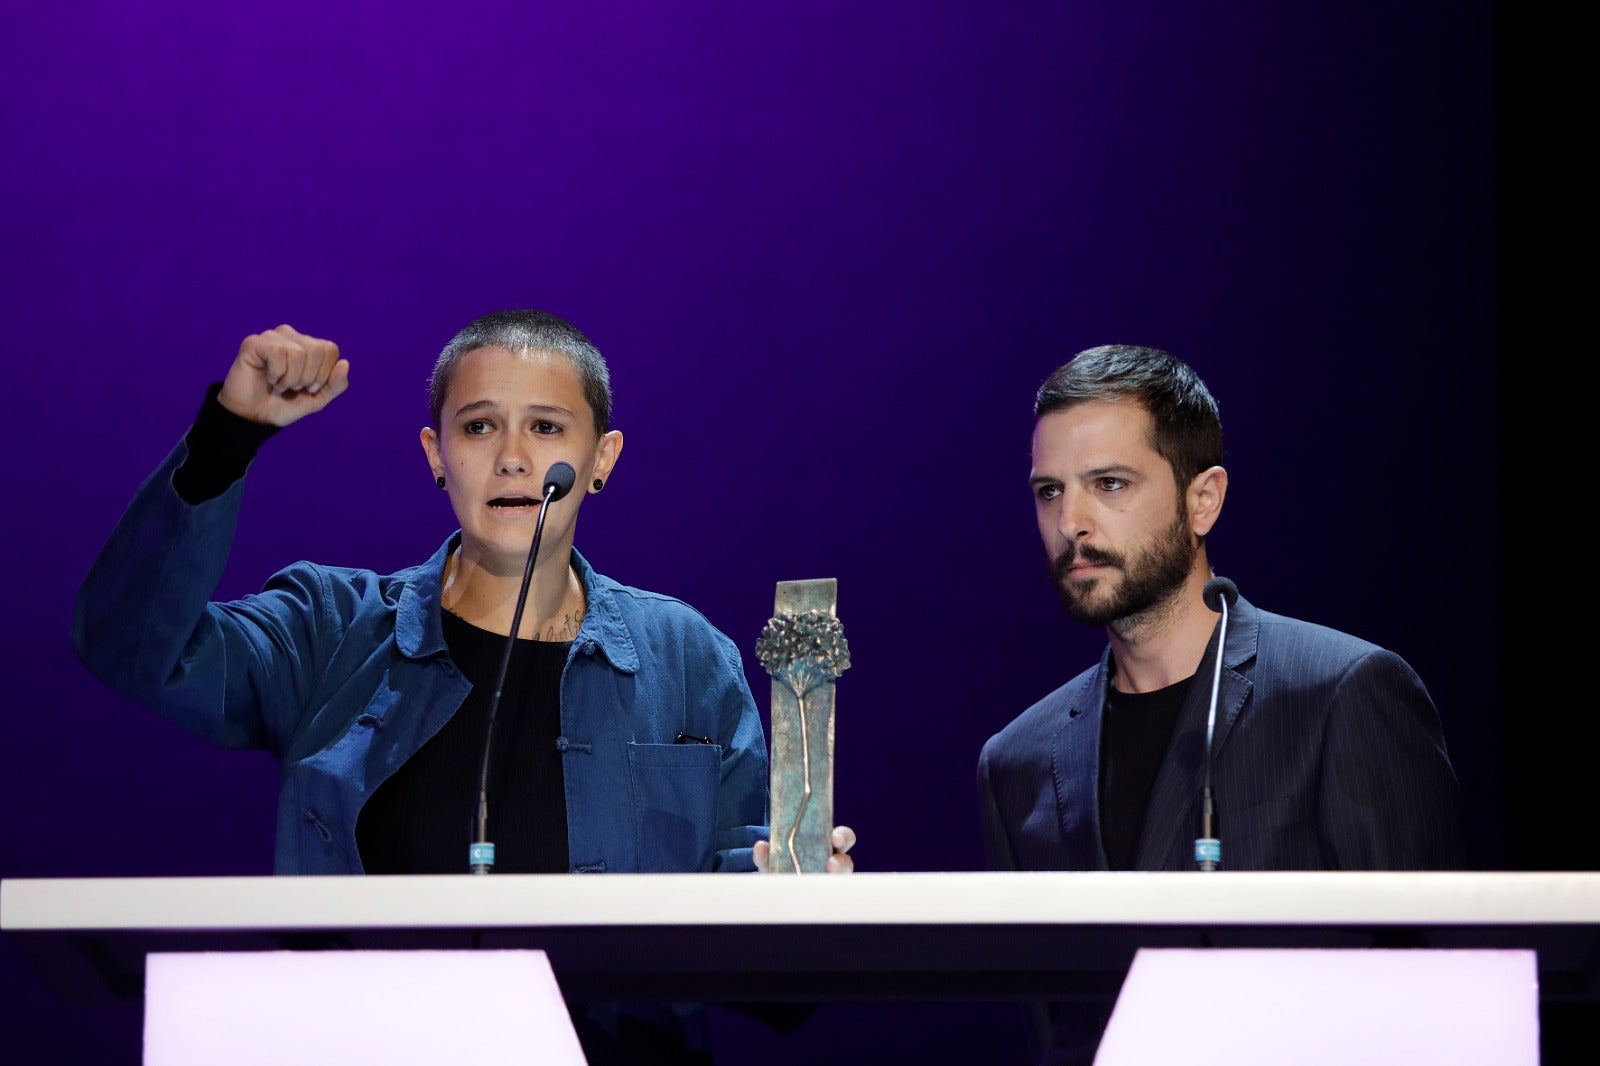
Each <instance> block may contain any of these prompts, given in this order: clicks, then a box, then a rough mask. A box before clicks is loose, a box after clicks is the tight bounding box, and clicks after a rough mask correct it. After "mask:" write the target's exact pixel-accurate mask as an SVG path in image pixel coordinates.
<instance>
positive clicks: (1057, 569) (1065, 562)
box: [1050, 544, 1122, 582]
mask: <svg viewBox="0 0 1600 1066" xmlns="http://www.w3.org/2000/svg"><path fill="white" fill-rule="evenodd" d="M1079 560H1082V561H1083V562H1086V563H1090V564H1092V565H1094V566H1116V567H1120V566H1121V565H1122V556H1120V555H1118V554H1117V553H1116V552H1109V551H1106V550H1105V549H1103V548H1096V547H1094V546H1092V545H1089V544H1074V545H1071V546H1069V547H1067V548H1065V549H1063V550H1062V552H1061V554H1060V555H1057V556H1056V557H1055V559H1053V560H1052V561H1051V563H1050V574H1051V576H1052V577H1054V578H1055V579H1056V581H1057V582H1060V581H1062V580H1063V579H1064V578H1065V577H1066V576H1067V571H1068V570H1070V569H1071V568H1072V565H1073V564H1074V563H1076V562H1078V561H1079Z"/></svg>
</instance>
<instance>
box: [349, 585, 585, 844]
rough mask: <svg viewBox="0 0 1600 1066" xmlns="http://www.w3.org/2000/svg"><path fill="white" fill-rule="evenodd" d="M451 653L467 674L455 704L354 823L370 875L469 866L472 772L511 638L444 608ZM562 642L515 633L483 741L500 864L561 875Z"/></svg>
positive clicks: (478, 764) (476, 770) (473, 828)
mask: <svg viewBox="0 0 1600 1066" xmlns="http://www.w3.org/2000/svg"><path fill="white" fill-rule="evenodd" d="M443 618H444V639H445V643H446V644H447V645H448V646H449V648H450V658H451V659H453V660H454V661H455V664H456V665H457V666H459V667H460V668H461V672H462V674H463V675H464V676H465V677H466V678H467V680H468V681H471V682H472V692H471V693H469V694H468V696H467V698H466V700H465V701H464V702H463V703H462V705H461V708H460V710H458V711H456V713H455V714H454V715H453V716H451V718H450V720H449V721H448V722H446V723H445V724H444V727H443V728H442V729H440V730H439V732H438V733H436V734H434V735H433V736H432V737H431V738H429V740H428V742H427V743H425V744H423V745H422V747H421V749H420V750H418V751H417V753H416V754H415V755H413V756H412V757H411V758H409V759H407V760H406V761H405V763H404V764H403V765H402V766H401V767H400V768H399V769H397V770H396V771H395V772H394V773H393V775H391V776H390V777H389V778H388V779H387V780H386V781H384V782H383V784H381V785H379V786H378V789H377V791H376V792H374V793H373V794H372V796H371V797H369V798H368V800H367V804H366V806H365V807H363V808H362V809H361V815H360V818H359V819H358V820H357V822H356V843H357V844H358V845H359V847H360V849H361V866H362V868H363V869H364V870H365V871H366V872H367V873H369V874H432V873H466V872H468V871H469V870H470V869H471V866H470V864H469V863H468V861H467V848H468V846H469V845H470V844H471V843H472V841H473V840H474V839H475V838H476V836H477V818H478V781H479V775H480V773H481V769H482V766H483V742H484V734H485V732H486V729H487V725H488V721H489V702H490V700H491V698H492V697H493V694H494V682H495V677H496V676H497V674H498V673H499V670H500V660H501V658H502V657H503V656H504V655H505V644H506V638H505V637H504V636H502V635H501V634H498V633H491V632H489V631H487V630H483V629H479V628H478V627H476V626H474V625H471V624H469V623H467V622H465V621H463V620H461V619H460V618H458V617H456V616H455V615H453V614H451V613H450V612H448V611H446V612H444V614H443ZM570 647H571V644H569V643H567V642H564V641H546V640H518V641H517V642H516V646H515V647H514V648H513V649H512V652H511V660H510V662H509V663H508V664H507V666H506V680H505V685H504V687H503V688H502V690H501V695H500V708H499V710H498V711H496V713H495V726H494V730H495V735H494V739H493V741H492V742H491V744H490V749H489V823H488V824H489V832H488V838H489V840H491V841H493V843H494V850H495V862H494V871H495V872H496V873H513V874H529V873H565V872H566V871H567V867H568V860H567V800H566V791H565V788H564V784H563V780H562V767H561V753H560V751H558V750H557V748H556V740H557V738H559V737H560V736H561V671H562V669H563V668H564V667H565V666H566V662H567V650H568V649H569V648H570Z"/></svg>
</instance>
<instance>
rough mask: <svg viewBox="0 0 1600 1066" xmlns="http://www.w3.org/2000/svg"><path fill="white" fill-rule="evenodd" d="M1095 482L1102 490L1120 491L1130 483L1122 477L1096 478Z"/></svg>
mask: <svg viewBox="0 0 1600 1066" xmlns="http://www.w3.org/2000/svg"><path fill="white" fill-rule="evenodd" d="M1095 484H1096V485H1097V486H1099V488H1100V491H1101V492H1120V491H1122V490H1123V489H1125V488H1127V487H1128V483H1127V482H1126V481H1124V480H1122V479H1121V478H1120V477H1102V478H1096V479H1095Z"/></svg>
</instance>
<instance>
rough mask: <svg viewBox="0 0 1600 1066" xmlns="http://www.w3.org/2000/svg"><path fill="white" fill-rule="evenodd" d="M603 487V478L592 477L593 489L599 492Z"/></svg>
mask: <svg viewBox="0 0 1600 1066" xmlns="http://www.w3.org/2000/svg"><path fill="white" fill-rule="evenodd" d="M605 487H606V483H605V482H604V481H603V480H601V479H600V478H595V479H594V491H596V492H599V491H600V490H601V489H603V488H605Z"/></svg>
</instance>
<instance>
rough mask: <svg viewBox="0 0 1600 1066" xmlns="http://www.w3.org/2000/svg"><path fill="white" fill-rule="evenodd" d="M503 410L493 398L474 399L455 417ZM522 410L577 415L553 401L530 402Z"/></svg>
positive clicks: (545, 413) (544, 413) (530, 412)
mask: <svg viewBox="0 0 1600 1066" xmlns="http://www.w3.org/2000/svg"><path fill="white" fill-rule="evenodd" d="M501 410H503V408H502V407H501V406H500V405H499V404H497V403H495V402H494V401H493V400H474V401H473V402H472V403H464V404H462V405H461V406H460V407H458V408H456V412H455V417H457V418H460V417H461V416H462V415H464V414H474V413H476V412H478V411H495V412H499V411H501ZM522 410H523V412H524V413H527V414H535V415H566V416H567V417H568V418H574V417H576V416H575V415H574V414H573V413H572V412H571V411H569V410H567V409H566V408H565V407H562V406H560V405H558V404H552V403H530V404H528V405H527V406H526V407H524V408H522Z"/></svg>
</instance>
